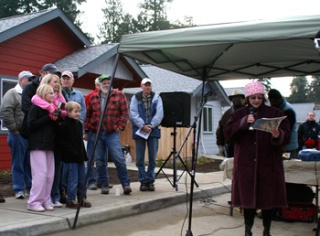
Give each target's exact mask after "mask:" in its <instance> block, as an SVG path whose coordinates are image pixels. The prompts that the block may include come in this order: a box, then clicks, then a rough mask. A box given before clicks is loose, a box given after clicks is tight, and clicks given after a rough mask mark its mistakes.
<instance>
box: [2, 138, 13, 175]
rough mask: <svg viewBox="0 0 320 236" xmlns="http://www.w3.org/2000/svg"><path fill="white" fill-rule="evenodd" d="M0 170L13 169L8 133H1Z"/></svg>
mask: <svg viewBox="0 0 320 236" xmlns="http://www.w3.org/2000/svg"><path fill="white" fill-rule="evenodd" d="M0 150H1V151H0V170H11V153H10V148H9V146H8V144H7V135H3V134H2V135H1V134H0Z"/></svg>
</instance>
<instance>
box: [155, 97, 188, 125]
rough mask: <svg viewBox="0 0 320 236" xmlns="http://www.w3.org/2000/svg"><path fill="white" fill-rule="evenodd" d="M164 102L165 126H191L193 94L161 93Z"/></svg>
mask: <svg viewBox="0 0 320 236" xmlns="http://www.w3.org/2000/svg"><path fill="white" fill-rule="evenodd" d="M160 97H161V99H162V103H163V110H164V117H163V120H162V122H161V125H162V126H163V127H189V126H190V116H191V114H190V106H191V94H189V93H186V92H170V93H160Z"/></svg>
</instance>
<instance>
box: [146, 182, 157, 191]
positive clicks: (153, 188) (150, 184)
mask: <svg viewBox="0 0 320 236" xmlns="http://www.w3.org/2000/svg"><path fill="white" fill-rule="evenodd" d="M148 190H149V191H154V190H156V188H155V187H154V184H153V183H148Z"/></svg>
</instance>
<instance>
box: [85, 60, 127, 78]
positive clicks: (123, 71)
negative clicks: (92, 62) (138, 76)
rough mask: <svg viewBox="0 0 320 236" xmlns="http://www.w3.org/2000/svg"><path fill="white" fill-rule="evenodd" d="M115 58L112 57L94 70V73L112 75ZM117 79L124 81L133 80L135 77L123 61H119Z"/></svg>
mask: <svg viewBox="0 0 320 236" xmlns="http://www.w3.org/2000/svg"><path fill="white" fill-rule="evenodd" d="M114 63H115V56H113V57H111V58H110V59H109V60H107V61H106V62H104V63H101V64H100V65H98V66H97V67H95V68H94V70H93V71H91V72H92V73H96V74H109V75H111V74H112V72H113V70H114ZM115 77H117V78H120V79H123V80H130V81H132V80H133V75H132V73H131V72H130V70H129V69H128V68H127V67H126V66H125V65H124V64H123V62H122V61H121V60H119V62H118V65H117V70H116V75H115Z"/></svg>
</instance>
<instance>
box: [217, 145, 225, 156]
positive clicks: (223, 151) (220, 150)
mask: <svg viewBox="0 0 320 236" xmlns="http://www.w3.org/2000/svg"><path fill="white" fill-rule="evenodd" d="M218 148H219V152H218V153H217V155H218V156H222V157H225V156H226V153H225V149H224V146H222V145H218Z"/></svg>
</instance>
